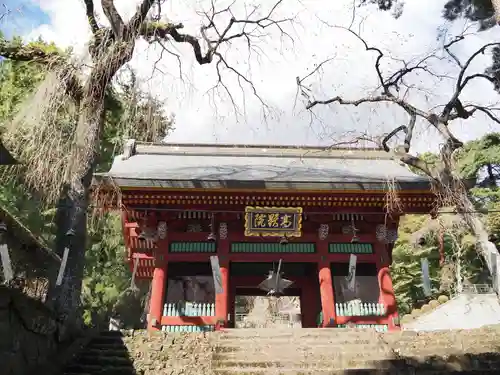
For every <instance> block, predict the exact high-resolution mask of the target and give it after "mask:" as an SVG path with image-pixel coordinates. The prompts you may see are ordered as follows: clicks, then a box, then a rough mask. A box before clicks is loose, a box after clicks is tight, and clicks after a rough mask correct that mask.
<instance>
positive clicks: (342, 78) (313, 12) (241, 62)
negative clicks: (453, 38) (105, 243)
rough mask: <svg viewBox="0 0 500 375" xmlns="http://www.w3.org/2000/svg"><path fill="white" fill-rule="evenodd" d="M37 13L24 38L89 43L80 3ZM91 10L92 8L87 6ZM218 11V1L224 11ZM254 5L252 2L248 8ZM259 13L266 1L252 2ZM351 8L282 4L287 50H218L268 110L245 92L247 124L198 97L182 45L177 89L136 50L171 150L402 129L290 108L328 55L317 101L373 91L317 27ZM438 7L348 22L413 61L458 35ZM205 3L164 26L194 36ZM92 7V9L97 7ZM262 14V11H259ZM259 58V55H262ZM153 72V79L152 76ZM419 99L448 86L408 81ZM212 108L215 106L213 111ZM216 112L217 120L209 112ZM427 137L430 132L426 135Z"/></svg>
mask: <svg viewBox="0 0 500 375" xmlns="http://www.w3.org/2000/svg"><path fill="white" fill-rule="evenodd" d="M37 2H38V3H39V4H40V6H41V8H42V9H43V10H44V11H45V12H47V14H48V15H49V16H50V19H51V23H50V25H42V26H41V27H39V28H38V29H36V30H33V32H32V33H31V36H38V35H39V34H41V35H42V36H43V37H44V38H46V39H48V40H54V41H55V42H56V43H58V44H60V45H62V46H70V45H73V46H76V49H77V50H78V51H84V49H85V42H86V41H88V38H89V35H90V33H89V30H88V26H87V23H86V22H87V21H86V17H85V13H84V10H83V5H82V4H83V3H82V2H81V1H80V0H37ZM96 3H99V2H97V1H96ZM115 3H116V5H117V8H118V9H119V11H120V13H121V14H122V15H123V18H124V19H128V18H129V17H130V16H131V15H132V14H133V12H134V11H135V6H136V4H137V3H138V1H137V0H136V1H129V0H116V1H115ZM224 3H227V1H225V2H221V1H217V2H216V4H219V6H221V7H222V6H223V4H224ZM250 3H251V1H237V2H236V4H235V6H234V10H235V13H236V17H242V16H243V14H244V5H247V6H248V5H249V4H250ZM253 3H254V4H257V3H259V2H258V1H257V0H254V1H253ZM260 3H261V5H262V6H263V7H267V9H268V8H269V7H270V6H272V5H273V3H274V2H273V1H269V0H268V1H265V2H264V1H260ZM352 3H353V0H336V1H324V0H302V1H300V0H285V1H284V3H283V6H282V7H281V8H280V11H279V15H286V16H290V15H292V14H293V15H295V14H297V18H296V23H295V27H294V30H292V29H291V28H288V30H289V31H290V32H292V35H293V37H294V39H295V43H294V44H292V43H290V42H289V41H287V40H286V39H284V40H280V38H279V34H278V33H276V32H273V33H272V34H271V35H270V37H269V38H267V39H266V40H265V41H263V42H262V43H261V44H260V47H261V49H262V51H263V53H262V55H261V56H260V57H259V56H257V55H256V54H253V55H252V57H251V58H250V59H249V60H248V59H247V50H246V45H245V43H244V41H243V40H241V41H239V42H237V43H234V44H233V45H232V46H231V48H230V49H228V50H226V51H225V56H226V58H227V60H228V61H230V62H231V63H232V64H233V66H234V67H236V68H237V69H238V70H239V71H242V72H247V70H248V69H249V68H251V75H252V80H253V82H254V84H255V86H256V88H257V90H258V92H259V93H260V94H261V96H262V98H263V99H264V100H265V101H266V102H267V103H270V104H271V105H272V106H273V108H274V109H275V110H274V111H273V112H272V116H271V117H269V118H267V120H266V121H263V119H262V106H261V105H260V103H259V101H258V100H257V99H256V98H255V97H254V96H252V95H251V92H250V91H249V90H248V87H247V90H246V91H245V103H246V106H245V109H246V116H244V117H239V118H236V117H235V116H234V113H233V111H232V106H231V103H230V100H229V98H227V96H222V97H220V96H215V98H214V96H213V95H212V96H211V95H209V94H207V90H209V89H210V87H211V86H212V85H213V84H214V82H215V80H216V74H215V65H214V64H211V65H208V66H199V65H197V64H196V63H195V60H194V57H193V54H192V50H191V48H190V47H189V45H175V44H171V46H172V50H175V51H176V52H177V53H179V54H180V55H181V56H182V62H183V74H184V76H185V77H184V80H183V81H181V80H180V79H179V68H178V65H177V60H176V58H175V57H174V56H171V55H168V54H164V58H163V59H162V60H161V61H160V62H159V63H158V64H157V67H158V68H159V70H158V71H156V72H154V73H153V74H152V71H153V69H152V68H153V65H154V64H155V61H157V60H158V57H159V55H160V49H159V48H157V47H152V46H149V45H147V44H146V43H145V42H143V41H141V42H139V43H137V48H136V52H135V55H134V59H133V61H132V64H133V66H134V67H135V68H136V69H138V71H139V74H140V77H142V78H143V79H144V80H145V82H144V86H145V87H146V88H147V89H148V90H150V91H151V92H153V93H154V94H156V95H158V96H159V97H161V98H163V99H164V100H165V103H166V106H167V108H168V109H169V110H171V111H173V112H174V113H175V114H176V118H177V130H176V131H175V133H174V134H173V135H172V136H171V137H170V139H169V140H170V141H181V142H213V141H215V142H229V143H280V144H286V143H288V144H290V143H298V144H318V143H320V144H331V143H332V142H335V141H336V140H338V139H339V135H340V134H342V133H343V132H345V131H348V130H357V131H368V132H370V133H371V134H381V133H383V132H387V131H389V130H391V129H393V128H394V127H396V126H398V125H400V124H402V123H404V122H406V121H407V120H406V117H405V115H404V113H402V112H401V110H399V109H398V108H396V107H394V106H390V105H387V106H386V105H378V106H368V105H365V106H361V107H359V108H347V107H340V106H338V105H335V106H331V107H322V108H319V107H318V109H317V110H316V111H315V114H316V116H315V117H311V115H310V113H308V112H306V111H304V103H303V102H301V101H298V102H297V103H296V104H295V105H294V101H295V95H296V84H295V79H296V76H299V75H300V76H304V75H305V74H307V72H308V71H310V70H311V69H313V67H314V64H315V63H319V62H321V61H322V60H324V59H325V58H328V57H332V56H335V58H334V60H333V61H332V62H330V63H329V64H326V65H325V67H324V69H323V70H322V75H321V76H317V79H316V80H315V81H314V80H313V81H311V82H312V83H313V84H312V88H313V90H314V92H315V93H316V95H317V96H318V97H319V98H321V97H324V98H326V97H330V96H335V95H342V96H345V97H347V98H358V97H360V96H362V95H367V94H368V93H371V92H373V90H374V89H375V87H376V85H377V81H376V76H375V72H374V69H373V61H374V57H375V54H374V53H372V52H366V51H364V48H363V46H362V44H361V43H360V42H359V41H357V40H356V39H355V38H354V37H352V35H349V34H348V33H347V32H346V31H344V30H339V29H332V28H330V27H327V26H325V25H324V24H322V23H321V22H319V21H318V19H317V17H320V18H321V19H322V20H324V21H325V22H328V23H329V24H335V25H342V26H348V25H349V23H350V21H351V18H352ZM443 3H444V0H407V1H406V6H405V9H404V12H403V15H402V17H400V18H399V19H394V18H393V17H392V16H391V14H390V13H384V12H379V11H377V10H375V8H373V7H365V8H358V9H357V10H356V12H357V14H356V15H357V20H358V21H359V20H360V19H361V18H364V21H363V22H362V26H361V34H362V36H363V37H364V38H366V40H367V41H368V43H369V44H371V45H375V46H377V47H380V48H382V49H383V50H384V52H388V55H390V56H392V57H393V58H395V59H396V58H397V59H405V60H407V61H408V60H411V59H417V58H421V57H422V56H425V55H426V54H428V53H429V52H430V51H433V50H435V49H436V48H437V47H438V46H439V45H440V43H441V44H442V40H438V38H437V37H438V30H440V31H441V32H442V31H443V30H444V31H447V32H448V33H449V34H450V35H453V33H458V32H459V31H460V30H461V28H463V27H464V22H462V21H457V22H455V23H454V24H451V25H450V24H446V23H445V22H444V20H443V19H442V18H441V10H442V7H443ZM209 4H210V1H205V0H198V1H190V2H187V1H168V2H166V4H165V5H164V6H163V11H164V13H165V14H167V15H168V17H169V20H172V21H173V22H182V23H184V25H185V28H184V32H187V33H194V34H198V33H199V27H200V25H201V23H202V22H203V21H204V20H203V17H202V16H201V15H198V14H197V13H196V11H197V10H201V9H207V7H208V6H209ZM96 6H97V4H96ZM98 12H99V14H101V16H100V17H99V19H100V21H102V22H104V21H105V18H104V17H103V16H102V11H101V10H100V9H98ZM262 12H265V9H262ZM498 38H499V31H498V28H496V29H494V30H491V31H488V32H483V33H479V34H477V36H473V37H471V38H469V40H468V41H466V42H463V43H461V44H459V45H456V46H455V49H454V51H455V53H456V54H457V55H459V56H461V57H462V58H465V57H467V56H468V55H470V54H471V53H472V52H473V51H475V50H476V49H477V48H478V47H479V46H480V45H482V44H483V43H485V42H488V41H490V40H493V39H495V40H498ZM264 55H265V56H264ZM489 62H490V60H489V57H488V56H485V57H482V58H481V60H480V61H478V63H477V64H475V66H474V68H475V69H478V70H479V71H482V70H483V69H484V67H485V66H486V65H487V64H488V63H489ZM394 64H395V60H388V61H387V64H385V65H384V67H386V68H387V67H388V66H393V67H394ZM433 68H434V69H436V70H439V72H441V73H442V74H455V75H456V73H457V69H456V67H455V66H454V65H453V64H452V63H451V62H449V61H445V60H443V61H436V62H435V63H434V66H433ZM160 71H161V72H160ZM225 79H226V83H229V84H228V86H229V87H230V88H231V91H232V93H233V94H234V95H235V96H236V97H237V98H238V100H239V101H240V104H241V99H242V97H241V92H240V91H239V89H238V84H237V80H236V77H235V76H234V75H231V74H229V73H228V72H226V73H225ZM410 83H411V84H414V85H416V86H417V87H419V88H421V89H422V90H427V91H415V92H414V94H412V96H411V99H412V100H413V101H414V102H415V103H417V104H418V105H419V106H421V107H422V108H424V109H426V108H431V107H433V106H435V105H439V104H443V103H445V101H446V99H447V98H448V97H449V95H450V94H451V92H452V89H453V82H452V81H447V80H441V81H437V80H432V79H429V78H428V77H427V76H425V75H414V76H412V78H411V80H410ZM466 95H467V99H470V100H474V101H475V102H480V103H485V102H496V101H497V95H496V94H495V93H494V92H493V90H492V89H491V87H490V85H489V84H488V83H487V82H480V81H478V82H475V83H474V85H471V87H470V88H469V89H468V91H467V93H466ZM214 100H215V103H214ZM215 109H216V111H215ZM453 128H454V129H455V130H456V131H457V133H458V135H459V136H460V137H461V138H462V139H465V140H469V139H473V138H476V137H478V136H480V135H482V134H484V133H485V132H487V131H492V130H500V129H499V127H498V124H495V123H493V122H492V121H491V120H488V119H487V118H486V117H483V116H478V117H477V118H475V119H473V120H468V121H467V122H464V123H463V124H462V123H460V122H457V123H456V124H454V125H453ZM419 131H420V133H422V132H424V131H425V132H427V134H428V133H429V131H428V130H427V126H426V125H425V124H420V128H419ZM430 134H432V131H431V132H430ZM438 142H439V139H438V138H437V137H435V136H432V137H428V136H427V137H425V139H423V137H422V138H421V141H420V142H419V143H418V147H417V148H418V150H419V151H424V150H426V149H428V148H430V147H435V146H436V145H437V144H438Z"/></svg>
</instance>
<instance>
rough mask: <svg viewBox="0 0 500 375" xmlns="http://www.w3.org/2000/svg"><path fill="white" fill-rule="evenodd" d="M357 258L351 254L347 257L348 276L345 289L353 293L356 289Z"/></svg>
mask: <svg viewBox="0 0 500 375" xmlns="http://www.w3.org/2000/svg"><path fill="white" fill-rule="evenodd" d="M357 260H358V257H357V256H356V255H354V254H351V256H350V257H349V274H348V276H347V278H346V279H347V288H348V289H349V290H350V291H351V292H354V291H355V289H356V262H357Z"/></svg>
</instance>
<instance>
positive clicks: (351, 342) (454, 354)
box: [212, 329, 500, 375]
mask: <svg viewBox="0 0 500 375" xmlns="http://www.w3.org/2000/svg"><path fill="white" fill-rule="evenodd" d="M499 333H500V332H499V330H496V332H494V333H492V332H490V333H486V331H482V330H473V331H472V330H471V331H466V332H464V331H454V332H446V333H439V334H438V333H426V334H417V333H415V332H398V333H385V334H380V333H377V332H375V331H372V330H351V329H298V330H265V329H244V330H228V331H227V332H225V333H222V334H221V335H220V337H219V338H218V342H217V344H216V345H215V350H214V354H213V359H212V369H213V372H214V373H215V374H217V375H233V374H234V375H260V374H286V375H292V374H293V375H299V374H304V375H305V374H311V375H312V374H316V375H323V374H324V375H326V374H429V375H430V374H436V375H437V374H445V373H456V374H487V373H491V374H494V373H500V335H499ZM496 352H498V353H496ZM465 353H468V354H465Z"/></svg>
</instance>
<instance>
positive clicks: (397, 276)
mask: <svg viewBox="0 0 500 375" xmlns="http://www.w3.org/2000/svg"><path fill="white" fill-rule="evenodd" d="M420 157H422V158H424V160H426V161H427V162H429V163H435V162H436V161H437V156H436V155H433V154H430V153H427V154H423V155H420ZM456 165H457V172H458V173H459V174H460V175H461V176H462V177H464V178H466V179H475V180H476V181H477V185H476V187H474V188H472V189H471V190H470V191H469V194H470V197H471V199H472V200H473V201H474V202H475V203H476V207H477V209H478V210H481V211H484V212H486V213H487V214H486V215H485V217H484V219H485V222H486V224H487V228H488V232H489V234H490V235H491V237H492V240H493V241H494V242H496V244H497V246H498V245H499V243H500V240H499V239H500V212H497V211H500V192H499V189H498V178H499V172H498V166H499V165H500V134H499V133H491V134H487V135H486V136H484V137H483V138H481V139H478V140H475V141H471V142H469V143H467V144H466V145H465V146H464V148H463V149H462V150H460V152H459V153H458V154H457V159H456ZM441 235H442V236H443V247H444V256H445V264H444V265H443V266H441V265H440V264H439V258H440V254H439V248H440V244H439V237H440V236H441ZM419 239H420V241H418V240H419ZM421 258H427V259H428V260H429V273H430V279H431V286H432V293H433V297H436V296H437V295H438V294H441V293H445V294H450V293H453V292H454V291H455V288H456V286H457V279H456V274H457V272H458V270H459V271H460V277H461V279H462V282H463V283H464V284H467V283H471V284H480V283H488V282H489V275H488V272H487V270H486V269H485V267H484V264H483V261H482V259H480V258H479V257H478V255H477V251H476V239H475V237H474V236H473V235H472V234H471V233H470V231H469V230H468V229H467V228H466V226H464V225H462V223H461V221H460V220H457V219H456V218H455V217H454V215H451V214H443V215H441V216H440V218H439V221H436V220H431V219H430V217H428V216H423V215H421V216H415V215H408V216H406V217H404V218H403V219H402V220H401V223H400V227H399V238H398V240H397V242H396V244H395V246H394V249H393V264H392V277H393V283H394V289H395V292H396V296H397V298H398V302H399V309H400V312H401V313H402V314H404V313H408V312H410V311H411V310H412V308H413V307H415V306H419V305H420V303H421V302H422V301H425V300H426V299H427V297H425V296H424V294H423V289H422V272H421V265H420V259H421ZM457 266H459V267H460V268H457ZM431 297H432V296H431Z"/></svg>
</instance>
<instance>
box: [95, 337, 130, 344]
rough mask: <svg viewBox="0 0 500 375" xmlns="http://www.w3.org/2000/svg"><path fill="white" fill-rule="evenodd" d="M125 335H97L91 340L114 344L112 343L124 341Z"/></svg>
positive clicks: (98, 342)
mask: <svg viewBox="0 0 500 375" xmlns="http://www.w3.org/2000/svg"><path fill="white" fill-rule="evenodd" d="M122 342H123V337H122V336H117V335H112V336H97V337H94V338H93V339H92V340H91V343H97V344H112V343H122Z"/></svg>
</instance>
